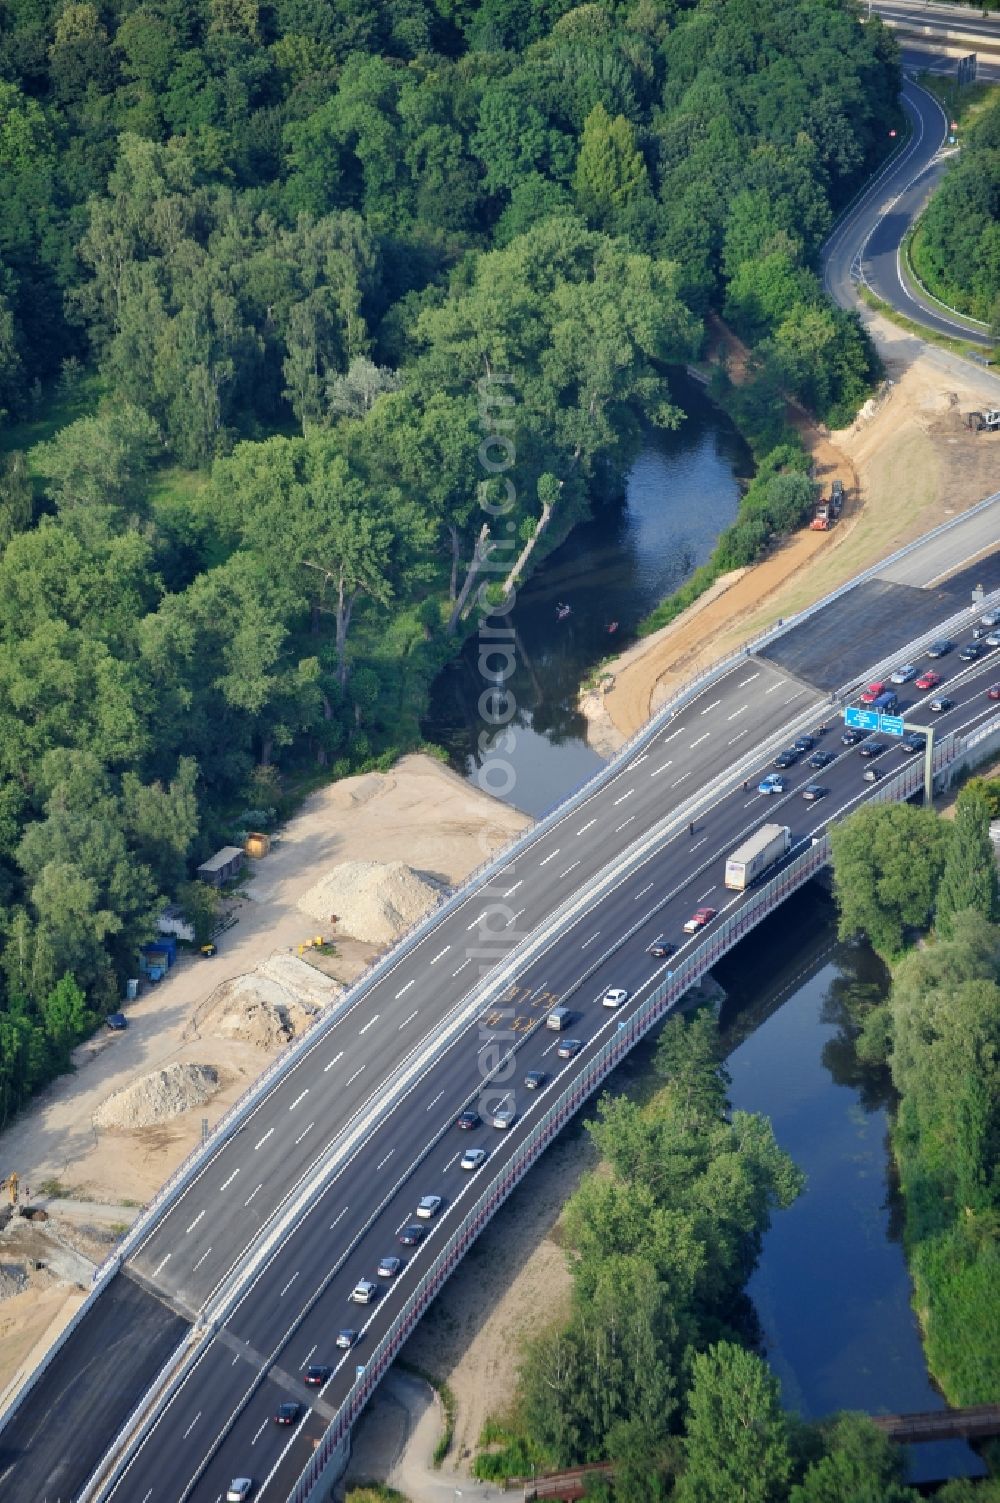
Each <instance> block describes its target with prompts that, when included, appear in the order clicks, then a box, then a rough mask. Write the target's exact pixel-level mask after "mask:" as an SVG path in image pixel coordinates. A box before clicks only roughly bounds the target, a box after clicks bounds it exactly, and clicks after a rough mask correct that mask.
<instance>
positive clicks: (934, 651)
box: [927, 637, 955, 658]
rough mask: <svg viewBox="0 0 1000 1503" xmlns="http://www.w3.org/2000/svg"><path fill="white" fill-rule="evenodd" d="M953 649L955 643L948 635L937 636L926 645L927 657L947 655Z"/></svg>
mask: <svg viewBox="0 0 1000 1503" xmlns="http://www.w3.org/2000/svg"><path fill="white" fill-rule="evenodd" d="M954 650H955V644H954V642H953V641H952V640H951V638H950V637H938V639H937V641H936V642H932V643H931V645H930V646H929V647H928V649H927V656H928V657H929V658H944V657H947V656H948V653H949V652H954Z"/></svg>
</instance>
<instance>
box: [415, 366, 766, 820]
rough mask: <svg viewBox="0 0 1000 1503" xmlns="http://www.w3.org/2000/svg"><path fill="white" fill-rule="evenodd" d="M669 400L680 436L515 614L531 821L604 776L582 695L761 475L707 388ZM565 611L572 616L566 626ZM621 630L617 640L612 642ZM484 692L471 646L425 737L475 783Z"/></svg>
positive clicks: (522, 770)
mask: <svg viewBox="0 0 1000 1503" xmlns="http://www.w3.org/2000/svg"><path fill="white" fill-rule="evenodd" d="M671 390H672V392H673V394H674V397H675V400H676V401H677V403H678V404H679V405H680V406H681V407H683V408H684V410H685V411H686V412H687V414H688V416H687V418H686V419H685V421H684V422H683V423H682V425H681V427H680V429H679V430H677V431H676V432H672V433H666V432H663V431H660V430H654V431H652V432H651V433H650V434H649V436H648V439H647V442H646V445H645V447H644V449H643V451H642V453H641V454H640V455H639V457H638V458H637V459H636V461H635V463H634V465H633V466H632V469H631V472H630V474H629V477H628V481H627V484H626V490H625V495H624V496H622V497H621V498H619V500H618V501H614V502H610V503H608V504H605V505H603V506H602V507H601V509H600V512H599V514H598V515H597V516H596V517H595V518H594V519H593V520H592V521H589V522H585V523H583V524H582V525H580V526H578V527H576V528H574V530H573V532H572V533H571V535H570V537H569V538H568V539H567V540H566V542H565V543H563V544H562V546H561V547H559V548H557V549H556V550H555V551H554V552H553V553H552V554H551V555H550V556H549V558H547V559H546V560H545V563H544V565H543V567H542V568H541V569H540V571H539V572H538V574H536V575H535V577H534V578H533V579H531V580H530V581H529V582H528V584H527V585H526V586H525V588H524V589H523V590H522V591H521V592H520V593H519V595H518V599H517V604H516V607H515V609H514V611H513V613H512V615H511V618H510V620H511V622H512V624H513V627H514V630H515V632H516V638H515V644H514V647H515V656H516V665H517V666H516V669H515V671H514V673H513V675H512V676H511V677H510V678H509V679H508V680H507V688H508V689H509V690H510V691H511V692H512V693H513V695H514V698H515V700H516V703H517V716H516V719H515V720H514V722H513V723H512V731H513V735H514V741H515V744H514V746H513V749H512V750H510V751H509V752H508V751H507V750H506V749H505V751H504V760H505V762H509V763H510V765H511V768H512V772H513V777H514V783H513V786H512V788H511V789H510V791H509V793H508V794H507V798H508V800H509V802H511V803H513V804H516V805H517V806H518V808H520V809H524V810H525V812H526V813H528V814H534V815H539V814H543V813H544V812H545V811H546V810H547V809H549V808H550V807H551V806H552V805H553V804H554V803H557V802H558V801H559V800H560V799H561V798H563V797H565V795H566V794H567V793H568V792H569V791H570V790H571V789H572V788H575V787H576V786H577V785H578V784H579V783H582V782H583V781H584V780H585V779H586V778H588V777H590V775H591V774H592V773H593V772H595V771H596V770H597V768H598V767H599V766H600V765H601V762H600V758H599V757H598V756H597V753H596V752H594V751H592V750H591V749H590V747H589V746H588V745H587V742H586V739H585V725H584V721H583V717H582V716H581V715H580V714H579V713H578V711H577V709H576V698H577V692H578V690H579V687H580V684H581V683H582V681H583V680H584V679H585V678H586V676H587V674H588V673H590V672H591V671H592V670H593V669H594V667H596V665H597V664H598V663H600V662H601V660H602V659H603V658H606V657H608V656H609V655H610V654H611V653H613V652H619V651H621V649H622V647H624V646H626V645H627V644H628V642H629V641H630V640H632V639H633V637H634V634H635V628H636V626H637V625H638V623H639V622H640V621H641V620H642V618H643V616H645V615H647V614H648V612H649V611H650V610H652V608H653V606H655V605H656V604H657V603H658V602H659V601H660V600H662V599H663V597H664V596H665V595H668V594H670V592H671V591H672V590H673V589H675V588H676V587H677V586H678V585H680V584H682V583H683V582H684V580H685V579H686V578H687V577H688V575H689V574H690V573H691V572H692V570H693V569H695V568H696V567H697V565H698V564H701V563H704V562H705V560H706V559H707V558H708V556H709V554H710V553H711V551H712V548H713V547H714V545H715V540H716V538H717V537H718V535H719V533H720V532H721V531H722V529H723V528H724V527H726V526H727V525H728V524H729V523H730V522H731V521H732V520H733V517H734V516H735V515H736V508H737V506H738V504H739V497H740V487H739V483H738V480H737V477H738V476H743V477H744V478H745V477H747V476H749V475H750V474H752V465H753V461H752V459H751V457H750V453H749V451H748V449H747V447H746V445H745V444H744V443H743V441H742V439H741V438H740V436H739V434H738V433H737V432H736V430H735V429H734V428H733V426H732V424H731V423H730V422H729V420H728V419H727V418H726V417H725V416H724V414H722V413H720V412H719V411H718V409H717V408H715V407H713V406H712V404H711V403H710V402H709V401H708V399H707V398H706V396H705V394H704V392H703V391H702V389H701V387H700V386H698V385H697V383H696V382H694V381H691V380H690V379H689V378H688V377H686V376H685V375H684V374H683V373H682V372H677V373H674V374H673V375H672V376H671ZM558 602H565V603H567V604H569V605H570V606H571V614H570V615H569V616H567V617H566V618H565V619H564V620H562V621H559V620H557V619H556V605H557V603H558ZM613 621H617V622H618V630H617V631H616V632H614V633H610V634H609V632H608V629H607V628H608V626H609V625H610V624H611V623H612V622H613ZM484 688H485V682H484V679H483V676H482V674H481V673H480V671H479V644H478V642H477V640H476V639H475V638H473V639H471V640H470V641H469V643H468V644H467V645H466V648H465V651H464V652H463V653H462V654H461V655H460V656H459V658H458V659H457V660H456V661H455V663H453V664H452V665H451V667H449V668H446V669H445V670H444V672H443V673H442V674H441V675H440V676H439V678H438V680H437V683H436V685H435V687H434V691H433V693H432V697H431V705H430V709H429V712H428V715H427V717H426V719H425V721H424V727H423V729H424V734H425V735H426V737H427V739H428V740H429V741H434V742H436V743H437V744H438V745H439V746H443V747H445V748H446V749H447V751H448V753H449V755H450V757H451V760H452V764H453V765H454V766H455V767H456V768H458V770H459V771H461V772H464V773H465V774H466V775H468V776H473V777H474V774H475V770H476V758H475V756H474V754H473V748H476V747H477V746H478V736H479V733H480V732H481V731H484V730H486V731H487V732H488V727H485V726H484V722H483V720H482V718H481V714H480V711H479V696H480V695H481V694H482V692H483V690H484ZM493 791H496V790H493Z"/></svg>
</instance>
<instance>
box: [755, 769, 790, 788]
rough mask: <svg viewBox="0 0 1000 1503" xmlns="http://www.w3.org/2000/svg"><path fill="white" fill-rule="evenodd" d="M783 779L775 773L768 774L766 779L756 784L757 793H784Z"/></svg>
mask: <svg viewBox="0 0 1000 1503" xmlns="http://www.w3.org/2000/svg"><path fill="white" fill-rule="evenodd" d="M784 791H785V779H784V778H782V777H779V776H778V774H777V773H776V772H769V773H768V775H767V777H766V778H764V779H762V781H761V782H759V783H758V784H757V792H758V793H784Z"/></svg>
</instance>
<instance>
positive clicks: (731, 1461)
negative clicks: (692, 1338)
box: [676, 1341, 792, 1503]
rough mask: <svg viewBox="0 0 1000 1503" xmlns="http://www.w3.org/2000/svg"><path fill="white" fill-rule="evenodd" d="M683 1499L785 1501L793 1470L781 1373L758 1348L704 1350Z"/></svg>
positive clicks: (695, 1380)
mask: <svg viewBox="0 0 1000 1503" xmlns="http://www.w3.org/2000/svg"><path fill="white" fill-rule="evenodd" d="M684 1449H685V1453H686V1457H687V1465H686V1467H685V1469H684V1473H683V1475H682V1476H681V1479H680V1481H679V1482H678V1485H677V1490H676V1497H677V1500H678V1503H779V1500H781V1499H784V1498H785V1497H786V1495H787V1491H788V1483H789V1480H790V1478H791V1473H792V1463H791V1457H790V1455H789V1449H788V1437H787V1433H786V1427H785V1418H784V1415H783V1414H782V1412H781V1404H780V1400H779V1393H778V1380H777V1378H775V1377H774V1376H773V1374H772V1373H770V1372H769V1371H768V1368H767V1366H766V1364H765V1363H764V1362H763V1361H762V1360H761V1358H760V1357H758V1356H756V1355H755V1354H754V1353H753V1352H747V1351H744V1350H743V1348H742V1347H739V1346H734V1345H732V1343H731V1342H726V1341H720V1342H719V1343H718V1345H716V1346H713V1347H711V1348H710V1349H709V1350H708V1351H707V1352H698V1353H696V1355H695V1357H694V1362H693V1368H692V1383H691V1391H690V1393H689V1395H688V1410H687V1421H686V1425H685V1441H684Z"/></svg>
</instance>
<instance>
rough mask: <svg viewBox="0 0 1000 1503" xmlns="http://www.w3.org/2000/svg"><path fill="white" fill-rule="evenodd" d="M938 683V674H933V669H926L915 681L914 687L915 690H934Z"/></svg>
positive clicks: (939, 680)
mask: <svg viewBox="0 0 1000 1503" xmlns="http://www.w3.org/2000/svg"><path fill="white" fill-rule="evenodd" d="M940 682H941V675H940V673H935V672H934V669H933V668H927V669H926V670H925V671H924V672H923V673H922V674H921V675H920V677H919V678H918V679H917V680H916V682H915V685H914V687H915V688H917V689H936V688H937V686H938V684H939V683H940Z"/></svg>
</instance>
